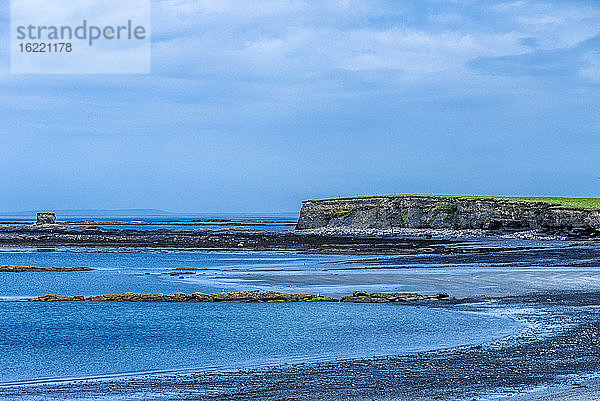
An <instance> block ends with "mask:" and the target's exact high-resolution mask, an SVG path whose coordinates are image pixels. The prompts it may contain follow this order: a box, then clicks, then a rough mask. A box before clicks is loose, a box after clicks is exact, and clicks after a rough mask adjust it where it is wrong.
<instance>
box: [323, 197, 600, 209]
mask: <svg viewBox="0 0 600 401" xmlns="http://www.w3.org/2000/svg"><path fill="white" fill-rule="evenodd" d="M401 196H422V197H430V198H457V199H458V198H463V199H495V200H503V201H513V202H531V203H546V204H549V205H552V206H559V207H564V208H568V209H589V210H600V198H566V197H558V196H550V197H548V196H488V195H482V196H478V195H427V194H393V195H366V196H350V197H343V198H342V197H340V198H329V199H322V200H335V199H359V198H394V197H401Z"/></svg>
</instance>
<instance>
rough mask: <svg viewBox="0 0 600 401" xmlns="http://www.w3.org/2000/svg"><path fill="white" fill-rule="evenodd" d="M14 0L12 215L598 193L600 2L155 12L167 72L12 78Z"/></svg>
mask: <svg viewBox="0 0 600 401" xmlns="http://www.w3.org/2000/svg"><path fill="white" fill-rule="evenodd" d="M40 1H41V0H40ZM0 4H2V7H1V8H0V29H1V30H2V35H0V121H1V122H2V124H1V125H0V185H1V187H2V190H3V196H1V197H0V210H3V211H16V210H33V209H77V208H86V209H88V208H104V209H110V208H157V209H165V210H170V211H176V212H276V211H294V210H296V209H298V208H299V205H300V201H301V200H303V199H310V198H319V197H335V196H346V195H359V194H378V193H447V194H490V195H491V194H508V195H518V194H520V195H565V196H600V168H599V167H598V161H599V160H600V158H599V155H600V113H599V110H600V95H599V89H600V4H599V3H598V2H596V1H563V2H560V1H507V2H499V1H467V0H465V1H461V0H456V1H449V0H444V1H441V0H440V1H437V0H436V1H423V0H418V1H397V0H394V1H383V0H369V1H362V0H342V1H333V0H332V1H326V2H324V1H323V2H317V1H299V0H298V1H287V0H281V1H276V0H265V1H256V0H254V1H241V0H195V1H193V0H163V1H154V2H153V10H152V11H153V18H152V41H153V43H152V74H150V75H11V74H10V73H9V62H10V60H9V40H8V38H9V2H8V1H7V0H1V3H0Z"/></svg>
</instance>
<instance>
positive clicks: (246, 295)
mask: <svg viewBox="0 0 600 401" xmlns="http://www.w3.org/2000/svg"><path fill="white" fill-rule="evenodd" d="M448 299H449V297H448V294H436V295H421V294H405V293H389V294H388V293H381V292H377V293H373V294H368V293H366V292H364V291H355V292H354V294H353V296H351V297H343V298H342V299H341V301H342V302H374V303H384V302H388V303H391V302H413V301H432V300H448ZM30 301H35V302H59V301H107V302H338V301H340V300H338V299H335V298H331V297H321V296H318V295H312V294H286V293H282V292H273V291H242V292H221V293H216V294H203V293H201V292H195V293H193V294H184V293H183V292H175V293H173V294H140V293H136V292H126V293H123V294H107V295H96V296H91V297H84V296H82V295H76V296H73V297H69V296H61V295H55V294H46V295H42V296H40V297H37V298H32V299H30Z"/></svg>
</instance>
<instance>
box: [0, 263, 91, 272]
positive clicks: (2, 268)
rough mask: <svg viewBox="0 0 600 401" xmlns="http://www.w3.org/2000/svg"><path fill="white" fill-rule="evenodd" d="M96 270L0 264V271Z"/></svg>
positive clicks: (78, 267)
mask: <svg viewBox="0 0 600 401" xmlns="http://www.w3.org/2000/svg"><path fill="white" fill-rule="evenodd" d="M90 270H94V269H92V268H91V267H83V266H76V267H56V266H53V267H37V266H15V265H2V266H0V273H23V272H85V271H90Z"/></svg>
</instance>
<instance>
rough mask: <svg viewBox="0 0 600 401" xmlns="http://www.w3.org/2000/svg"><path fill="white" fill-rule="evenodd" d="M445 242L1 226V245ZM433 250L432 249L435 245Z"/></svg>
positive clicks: (356, 248) (340, 249)
mask: <svg viewBox="0 0 600 401" xmlns="http://www.w3.org/2000/svg"><path fill="white" fill-rule="evenodd" d="M449 243H450V241H448V240H435V239H433V240H431V239H411V240H410V241H406V240H402V239H396V238H392V239H389V238H379V237H364V236H361V237H358V236H349V235H321V234H313V233H304V232H301V231H292V230H290V231H279V230H274V231H267V230H265V231H260V230H227V229H220V230H194V229H159V230H116V229H106V228H101V227H65V226H60V225H40V226H38V225H26V226H24V225H20V226H1V225H0V244H5V245H33V246H48V247H53V246H60V245H64V246H94V247H98V246H136V247H138V246H142V247H156V246H160V247H193V248H207V249H252V250H279V249H294V250H299V251H305V252H319V253H346V254H372V253H377V254H380V253H396V254H405V253H411V254H414V253H424V252H426V253H431V252H445V251H448V250H447V249H446V250H445V246H446V245H448V244H449ZM434 248H435V249H434Z"/></svg>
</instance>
